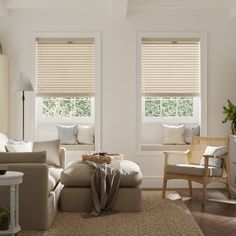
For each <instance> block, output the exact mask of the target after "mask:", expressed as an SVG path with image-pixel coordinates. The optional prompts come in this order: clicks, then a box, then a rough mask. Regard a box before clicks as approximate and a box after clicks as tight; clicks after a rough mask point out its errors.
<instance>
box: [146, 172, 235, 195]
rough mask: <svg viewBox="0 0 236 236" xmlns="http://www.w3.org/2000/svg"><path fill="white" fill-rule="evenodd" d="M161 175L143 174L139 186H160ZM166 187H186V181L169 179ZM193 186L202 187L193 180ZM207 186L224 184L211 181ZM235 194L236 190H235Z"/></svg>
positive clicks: (220, 186)
mask: <svg viewBox="0 0 236 236" xmlns="http://www.w3.org/2000/svg"><path fill="white" fill-rule="evenodd" d="M162 182H163V177H162V176H144V177H143V182H142V185H141V187H142V188H144V189H145V188H162ZM167 188H188V182H187V181H186V180H169V181H168V183H167ZM193 188H202V185H201V184H199V183H195V182H193ZM208 188H225V185H224V184H221V183H211V184H209V185H208ZM235 194H236V190H235Z"/></svg>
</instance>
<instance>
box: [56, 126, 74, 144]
mask: <svg viewBox="0 0 236 236" xmlns="http://www.w3.org/2000/svg"><path fill="white" fill-rule="evenodd" d="M57 131H58V138H59V139H60V142H61V144H77V138H76V136H77V132H78V125H57Z"/></svg>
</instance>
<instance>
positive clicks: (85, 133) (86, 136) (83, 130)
mask: <svg viewBox="0 0 236 236" xmlns="http://www.w3.org/2000/svg"><path fill="white" fill-rule="evenodd" d="M77 141H78V143H80V144H94V127H93V126H91V125H78V134H77Z"/></svg>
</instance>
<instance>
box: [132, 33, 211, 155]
mask: <svg viewBox="0 0 236 236" xmlns="http://www.w3.org/2000/svg"><path fill="white" fill-rule="evenodd" d="M142 38H190V39H191V38H199V39H200V60H201V61H200V63H201V64H200V67H201V74H200V96H199V100H200V101H199V105H200V108H199V112H198V113H199V121H198V122H197V123H199V124H200V134H201V135H202V136H207V33H206V32H138V33H137V39H136V40H137V41H136V60H137V61H136V75H137V80H136V81H137V86H136V88H137V93H136V94H137V108H136V110H137V122H136V124H137V142H136V143H137V153H142V151H141V146H142V123H143V113H142V92H141V46H142ZM176 121H177V120H175V123H176ZM149 122H153V123H156V122H161V120H159V121H157V120H152V121H151V120H149ZM165 122H166V121H165ZM177 122H179V120H178V121H177ZM191 123H192V122H191Z"/></svg>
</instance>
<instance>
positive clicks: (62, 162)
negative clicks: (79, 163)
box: [59, 147, 66, 169]
mask: <svg viewBox="0 0 236 236" xmlns="http://www.w3.org/2000/svg"><path fill="white" fill-rule="evenodd" d="M59 159H60V167H61V168H63V169H65V168H66V149H65V148H63V147H61V148H60V153H59Z"/></svg>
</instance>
